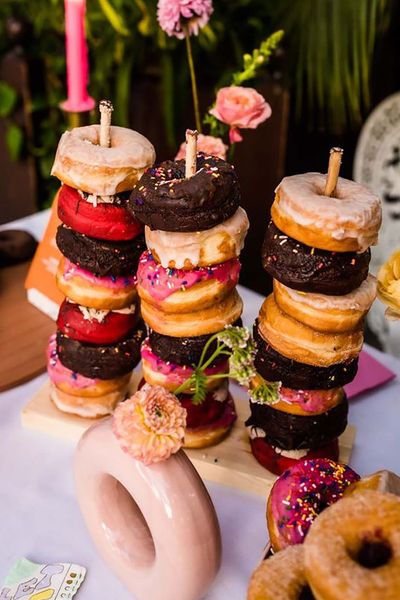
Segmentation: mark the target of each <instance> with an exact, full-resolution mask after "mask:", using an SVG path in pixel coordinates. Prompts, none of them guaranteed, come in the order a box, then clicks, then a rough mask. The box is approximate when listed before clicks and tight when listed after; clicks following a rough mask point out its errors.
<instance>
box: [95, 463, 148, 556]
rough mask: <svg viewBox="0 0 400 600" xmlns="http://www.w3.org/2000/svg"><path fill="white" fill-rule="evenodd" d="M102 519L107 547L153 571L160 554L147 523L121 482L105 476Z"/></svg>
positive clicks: (101, 502)
mask: <svg viewBox="0 0 400 600" xmlns="http://www.w3.org/2000/svg"><path fill="white" fill-rule="evenodd" d="M98 496H99V499H100V500H99V502H100V506H99V517H100V520H101V524H102V529H103V532H104V536H105V538H106V540H107V543H108V544H110V545H111V546H112V547H113V551H114V552H115V553H116V554H118V555H119V556H120V557H121V559H124V560H125V561H126V562H127V563H128V564H130V565H132V566H133V567H139V568H146V567H150V566H151V565H152V564H153V563H154V560H155V556H156V551H155V545H154V540H153V536H152V534H151V531H150V528H149V526H148V524H147V521H146V519H145V518H144V515H143V513H142V511H141V510H140V508H139V506H138V505H137V504H136V502H135V500H134V499H133V498H132V496H131V494H130V493H129V492H128V490H127V489H126V488H125V487H124V486H123V485H122V483H121V482H120V481H118V480H117V479H115V477H113V476H112V475H109V474H104V475H103V476H102V479H101V481H100V484H99V494H98Z"/></svg>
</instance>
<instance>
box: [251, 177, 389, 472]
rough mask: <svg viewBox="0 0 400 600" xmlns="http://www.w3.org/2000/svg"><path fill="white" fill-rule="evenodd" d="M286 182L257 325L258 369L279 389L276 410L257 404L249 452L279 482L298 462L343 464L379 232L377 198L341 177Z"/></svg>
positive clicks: (268, 245) (269, 239) (266, 248)
mask: <svg viewBox="0 0 400 600" xmlns="http://www.w3.org/2000/svg"><path fill="white" fill-rule="evenodd" d="M325 181H326V179H325V175H322V174H319V173H306V174H303V175H295V176H292V177H285V178H284V179H283V181H282V182H281V183H280V184H279V186H278V188H277V190H276V196H275V201H274V203H273V205H272V210H271V213H272V221H271V222H270V224H269V226H268V229H267V233H266V236H265V240H264V244H263V249H262V259H263V266H264V268H265V270H266V271H267V273H269V274H270V275H272V277H273V278H274V290H273V293H272V294H271V295H270V296H269V297H268V298H267V299H266V300H265V302H264V304H263V305H262V307H261V310H260V313H259V317H258V320H257V321H256V323H255V326H254V338H255V341H256V345H257V353H256V358H255V366H256V369H257V371H258V373H259V375H260V376H261V378H263V379H265V380H267V381H270V382H272V381H274V382H279V383H280V387H279V401H278V402H277V403H275V404H272V405H268V404H262V403H257V402H255V401H252V402H251V403H250V407H251V417H250V418H249V420H248V421H247V425H248V426H249V428H250V437H251V446H252V450H253V453H254V455H255V456H256V458H257V460H258V461H259V462H260V463H261V464H262V465H263V466H264V467H266V468H267V469H269V470H270V471H272V472H273V473H276V474H279V473H282V471H283V470H285V469H286V468H288V467H289V466H290V465H291V464H293V461H295V460H298V459H300V458H304V457H308V458H316V457H326V458H332V459H333V460H337V458H338V437H339V436H340V434H341V433H342V432H343V431H344V429H345V428H346V424H347V413H348V404H347V400H346V395H345V393H344V390H343V386H344V385H345V384H347V383H349V382H350V381H352V380H353V379H354V377H355V375H356V372H357V364H358V355H359V353H360V351H361V347H362V344H363V320H364V317H365V315H366V313H367V312H368V310H369V308H370V306H371V304H372V302H373V301H374V298H375V295H376V281H375V278H374V277H373V276H372V275H369V274H368V265H369V261H370V249H369V246H370V244H375V243H376V241H377V236H378V230H379V227H380V223H381V203H380V200H379V198H378V197H377V196H376V195H375V194H373V193H372V192H371V191H370V190H368V189H367V188H365V187H363V186H361V185H359V184H357V183H354V182H353V181H349V180H346V179H342V178H339V179H338V182H337V186H336V192H335V194H336V195H335V197H330V196H328V195H325Z"/></svg>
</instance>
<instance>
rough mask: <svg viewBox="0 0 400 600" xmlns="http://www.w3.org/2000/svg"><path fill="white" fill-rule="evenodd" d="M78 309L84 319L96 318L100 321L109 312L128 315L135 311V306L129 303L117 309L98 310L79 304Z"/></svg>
mask: <svg viewBox="0 0 400 600" xmlns="http://www.w3.org/2000/svg"><path fill="white" fill-rule="evenodd" d="M79 310H80V311H81V313H82V315H83V318H84V319H85V320H86V321H93V320H96V321H98V322H99V323H102V322H103V321H104V319H105V318H106V316H107V315H108V313H109V312H116V313H120V314H122V315H129V314H133V313H134V312H135V310H136V306H135V305H134V304H131V305H130V306H128V307H127V308H120V309H117V310H113V311H110V310H98V309H96V308H88V307H87V306H81V305H79Z"/></svg>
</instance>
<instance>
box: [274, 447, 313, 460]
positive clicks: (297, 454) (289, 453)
mask: <svg viewBox="0 0 400 600" xmlns="http://www.w3.org/2000/svg"><path fill="white" fill-rule="evenodd" d="M274 450H275V452H276V453H277V454H280V455H281V456H285V457H286V458H293V459H295V460H298V459H300V458H303V457H304V456H306V455H307V454H308V452H309V451H310V449H309V448H306V449H303V450H282V448H278V446H275V448H274Z"/></svg>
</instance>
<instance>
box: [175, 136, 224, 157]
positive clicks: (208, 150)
mask: <svg viewBox="0 0 400 600" xmlns="http://www.w3.org/2000/svg"><path fill="white" fill-rule="evenodd" d="M227 150H228V146H227V145H226V144H224V142H223V141H222V140H221V138H217V137H214V136H213V135H203V134H202V133H199V135H198V136H197V151H198V152H204V153H205V154H211V156H218V157H219V158H222V159H223V160H225V159H226V151H227ZM185 156H186V143H185V142H183V144H181V145H180V147H179V150H178V154H177V155H176V156H175V160H180V159H181V158H185Z"/></svg>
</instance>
